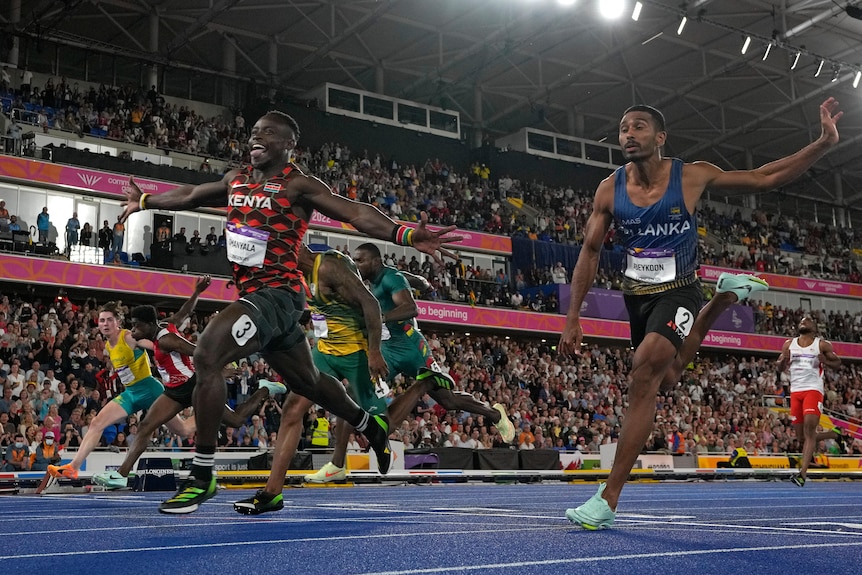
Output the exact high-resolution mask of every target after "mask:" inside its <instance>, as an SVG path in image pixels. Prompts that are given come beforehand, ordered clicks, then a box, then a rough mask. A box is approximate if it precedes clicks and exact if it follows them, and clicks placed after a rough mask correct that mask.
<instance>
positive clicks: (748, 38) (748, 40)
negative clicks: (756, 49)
mask: <svg viewBox="0 0 862 575" xmlns="http://www.w3.org/2000/svg"><path fill="white" fill-rule="evenodd" d="M749 46H751V36H746V37H745V42H743V43H742V53H743V54H745V53H746V52H748V47H749Z"/></svg>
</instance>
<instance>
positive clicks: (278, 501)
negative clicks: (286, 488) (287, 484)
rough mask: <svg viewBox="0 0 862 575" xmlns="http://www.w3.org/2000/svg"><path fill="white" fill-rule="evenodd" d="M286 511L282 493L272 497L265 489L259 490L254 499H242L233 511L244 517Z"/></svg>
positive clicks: (235, 504) (234, 505) (234, 506)
mask: <svg viewBox="0 0 862 575" xmlns="http://www.w3.org/2000/svg"><path fill="white" fill-rule="evenodd" d="M282 509H284V498H283V497H282V496H281V493H279V494H278V495H270V494H269V493H267V492H266V491H264V490H263V489H260V490H258V492H257V493H255V494H254V497H249V498H248V499H241V500H239V501H237V502H236V503H234V504H233V510H234V511H236V512H237V513H242V514H243V515H260V514H261V513H268V512H270V511H281V510H282Z"/></svg>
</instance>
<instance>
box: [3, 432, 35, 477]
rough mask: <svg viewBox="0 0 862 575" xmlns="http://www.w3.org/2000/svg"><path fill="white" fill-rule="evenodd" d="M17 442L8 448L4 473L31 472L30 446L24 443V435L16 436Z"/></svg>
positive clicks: (17, 434) (18, 434)
mask: <svg viewBox="0 0 862 575" xmlns="http://www.w3.org/2000/svg"><path fill="white" fill-rule="evenodd" d="M14 437H15V441H14V442H13V443H12V444H11V445H9V447H7V448H6V460H5V461H6V463H5V464H4V465H3V471H11V472H18V471H29V470H30V446H29V445H27V443H26V442H25V441H24V435H23V434H22V433H16V434H15V436H14Z"/></svg>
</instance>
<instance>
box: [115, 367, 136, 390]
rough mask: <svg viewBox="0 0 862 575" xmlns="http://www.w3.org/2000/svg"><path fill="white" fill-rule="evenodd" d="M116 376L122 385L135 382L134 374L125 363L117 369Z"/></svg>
mask: <svg viewBox="0 0 862 575" xmlns="http://www.w3.org/2000/svg"><path fill="white" fill-rule="evenodd" d="M117 377H119V378H120V383H122V384H123V385H130V384H132V383H135V374H133V373H132V370H131V369H129V366H127V365H126V366H123V367H121V368H120V369H118V370H117Z"/></svg>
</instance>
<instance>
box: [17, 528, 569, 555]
mask: <svg viewBox="0 0 862 575" xmlns="http://www.w3.org/2000/svg"><path fill="white" fill-rule="evenodd" d="M177 526H178V527H182V526H183V525H182V524H177ZM159 527H160V528H164V527H165V526H164V525H160V526H159ZM536 527H537V526H536V525H526V526H519V527H511V528H509V527H506V528H494V529H470V530H469V531H460V532H457V533H456V534H457V535H465V534H468V533H469V534H477V533H502V532H513V533H517V532H535V531H536ZM570 528H571V526H566V527H561V526H548V527H547V529H553V530H562V529H567V530H568V529H570ZM114 529H117V528H116V527H115V528H114ZM64 533H68V530H67V531H64ZM451 535H452V530H451V529H446V530H444V531H436V532H435V531H424V532H417V533H383V534H367V533H366V534H362V535H342V536H338V537H331V536H327V537H302V538H300V539H270V540H265V541H260V540H257V541H229V542H224V543H201V544H184V545H163V546H158V547H130V548H126V549H92V550H76V551H58V552H52V553H51V557H70V556H78V555H103V554H114V553H140V552H161V551H175V550H183V549H212V548H214V547H247V546H252V545H284V544H286V543H311V542H320V541H323V542H332V541H367V540H368V539H389V538H407V537H422V538H426V537H434V536H451ZM12 559H41V560H44V559H45V554H44V553H26V554H21V555H8V556H5V557H4V556H0V564H2V563H3V562H4V561H10V560H12Z"/></svg>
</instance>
